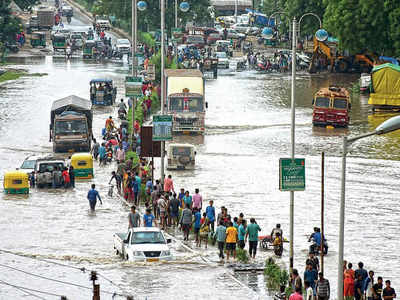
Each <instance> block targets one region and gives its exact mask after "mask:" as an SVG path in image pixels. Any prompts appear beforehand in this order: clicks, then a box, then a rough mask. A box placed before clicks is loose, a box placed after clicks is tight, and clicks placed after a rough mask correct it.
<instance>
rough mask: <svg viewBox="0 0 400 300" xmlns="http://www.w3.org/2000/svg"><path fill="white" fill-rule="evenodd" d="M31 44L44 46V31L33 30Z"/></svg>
mask: <svg viewBox="0 0 400 300" xmlns="http://www.w3.org/2000/svg"><path fill="white" fill-rule="evenodd" d="M31 46H32V47H33V48H35V47H43V48H46V32H39V31H35V32H32V35H31Z"/></svg>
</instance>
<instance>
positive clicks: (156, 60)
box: [150, 51, 178, 82]
mask: <svg viewBox="0 0 400 300" xmlns="http://www.w3.org/2000/svg"><path fill="white" fill-rule="evenodd" d="M164 61H165V68H166V69H177V68H178V65H177V63H176V60H175V59H172V60H171V61H170V62H168V59H167V57H166V56H164ZM150 62H151V63H152V64H154V65H155V67H156V82H160V81H161V51H158V52H157V54H155V55H153V57H152V58H151V59H150Z"/></svg>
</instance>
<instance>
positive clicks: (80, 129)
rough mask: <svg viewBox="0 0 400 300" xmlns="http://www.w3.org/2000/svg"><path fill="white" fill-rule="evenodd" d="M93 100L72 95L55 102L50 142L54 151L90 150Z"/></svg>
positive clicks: (51, 118)
mask: <svg viewBox="0 0 400 300" xmlns="http://www.w3.org/2000/svg"><path fill="white" fill-rule="evenodd" d="M92 121H93V114H92V102H91V101H90V100H87V99H83V98H80V97H78V96H75V95H71V96H68V97H65V98H62V99H59V100H56V101H54V102H53V105H52V107H51V113H50V142H51V141H52V142H53V152H74V151H90V149H91V141H92V136H93V134H92Z"/></svg>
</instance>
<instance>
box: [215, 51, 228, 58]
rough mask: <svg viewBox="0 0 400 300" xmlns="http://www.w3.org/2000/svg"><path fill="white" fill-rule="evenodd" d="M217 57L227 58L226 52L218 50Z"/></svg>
mask: <svg viewBox="0 0 400 300" xmlns="http://www.w3.org/2000/svg"><path fill="white" fill-rule="evenodd" d="M216 55H217V57H218V58H226V53H225V52H217V54H216Z"/></svg>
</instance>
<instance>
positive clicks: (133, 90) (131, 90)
mask: <svg viewBox="0 0 400 300" xmlns="http://www.w3.org/2000/svg"><path fill="white" fill-rule="evenodd" d="M125 96H126V97H140V96H142V77H134V76H126V77H125Z"/></svg>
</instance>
